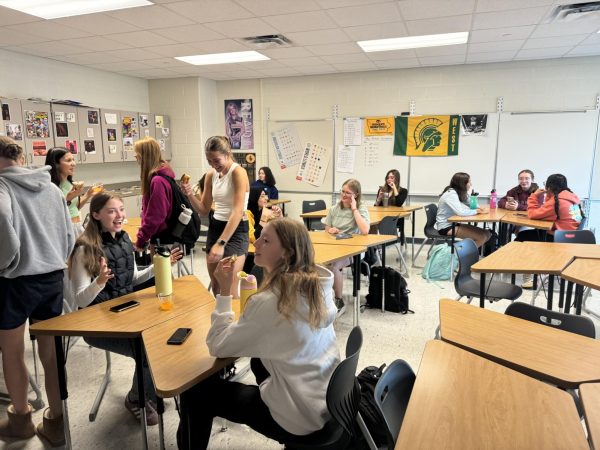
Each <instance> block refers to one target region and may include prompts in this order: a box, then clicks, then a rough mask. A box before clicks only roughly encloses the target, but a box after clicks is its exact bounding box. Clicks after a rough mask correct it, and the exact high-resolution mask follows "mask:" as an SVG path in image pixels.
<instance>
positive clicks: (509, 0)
mask: <svg viewBox="0 0 600 450" xmlns="http://www.w3.org/2000/svg"><path fill="white" fill-rule="evenodd" d="M552 3H556V2H555V1H554V0H501V1H498V0H477V9H476V12H491V11H502V10H507V9H519V8H533V7H536V6H546V5H548V6H549V5H552ZM561 3H562V2H561ZM565 3H566V2H565ZM570 3H574V2H570Z"/></svg>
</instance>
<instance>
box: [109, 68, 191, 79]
mask: <svg viewBox="0 0 600 450" xmlns="http://www.w3.org/2000/svg"><path fill="white" fill-rule="evenodd" d="M119 73H120V74H121V75H129V76H132V77H139V78H174V77H177V76H179V74H178V73H176V72H172V71H170V70H166V69H154V68H148V69H137V70H123V71H119Z"/></svg>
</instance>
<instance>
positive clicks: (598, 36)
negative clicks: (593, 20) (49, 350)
mask: <svg viewBox="0 0 600 450" xmlns="http://www.w3.org/2000/svg"><path fill="white" fill-rule="evenodd" d="M595 44H600V33H592V34H590V35H589V36H588V37H587V38H585V39H584V40H583V41H582V42H581V44H579V45H595Z"/></svg>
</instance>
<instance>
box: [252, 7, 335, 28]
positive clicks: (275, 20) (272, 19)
mask: <svg viewBox="0 0 600 450" xmlns="http://www.w3.org/2000/svg"><path fill="white" fill-rule="evenodd" d="M263 20H264V21H265V22H267V23H269V24H270V25H272V26H273V27H275V28H277V29H278V30H279V31H280V32H282V33H289V32H294V31H310V30H325V29H328V28H335V27H336V24H335V22H334V21H333V20H332V19H331V18H330V17H329V16H328V15H327V14H326V13H325V12H324V11H311V12H303V13H296V14H283V15H278V16H269V17H263Z"/></svg>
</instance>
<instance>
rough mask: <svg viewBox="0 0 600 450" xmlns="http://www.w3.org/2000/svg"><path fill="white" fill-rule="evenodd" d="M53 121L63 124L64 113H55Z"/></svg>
mask: <svg viewBox="0 0 600 450" xmlns="http://www.w3.org/2000/svg"><path fill="white" fill-rule="evenodd" d="M54 121H55V122H64V121H65V113H64V112H60V111H56V112H55V113H54Z"/></svg>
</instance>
